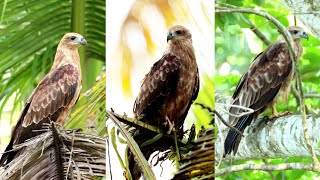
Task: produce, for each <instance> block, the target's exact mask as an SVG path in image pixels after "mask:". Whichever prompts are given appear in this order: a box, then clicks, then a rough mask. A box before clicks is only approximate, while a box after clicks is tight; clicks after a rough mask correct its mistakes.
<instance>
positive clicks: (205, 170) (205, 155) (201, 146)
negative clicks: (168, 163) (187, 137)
mask: <svg viewBox="0 0 320 180" xmlns="http://www.w3.org/2000/svg"><path fill="white" fill-rule="evenodd" d="M185 148H186V149H188V151H189V152H188V153H187V154H186V155H185V156H184V158H182V159H181V160H180V163H181V166H180V167H179V171H178V172H177V173H176V174H175V176H174V178H173V179H175V180H177V179H191V178H195V179H213V178H214V129H213V128H212V129H208V130H205V131H203V132H200V133H199V138H198V139H197V140H196V141H194V142H193V143H191V146H190V145H188V146H187V147H185Z"/></svg>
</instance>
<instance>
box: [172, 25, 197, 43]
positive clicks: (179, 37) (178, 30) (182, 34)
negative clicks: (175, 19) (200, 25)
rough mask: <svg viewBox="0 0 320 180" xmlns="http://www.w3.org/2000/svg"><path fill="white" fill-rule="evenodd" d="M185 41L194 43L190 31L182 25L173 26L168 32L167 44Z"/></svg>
mask: <svg viewBox="0 0 320 180" xmlns="http://www.w3.org/2000/svg"><path fill="white" fill-rule="evenodd" d="M183 41H190V42H191V41H192V40H191V34H190V32H189V30H188V29H187V28H185V27H183V26H181V25H176V26H172V27H171V28H170V29H169V30H168V35H167V42H168V43H169V42H171V43H177V42H183Z"/></svg>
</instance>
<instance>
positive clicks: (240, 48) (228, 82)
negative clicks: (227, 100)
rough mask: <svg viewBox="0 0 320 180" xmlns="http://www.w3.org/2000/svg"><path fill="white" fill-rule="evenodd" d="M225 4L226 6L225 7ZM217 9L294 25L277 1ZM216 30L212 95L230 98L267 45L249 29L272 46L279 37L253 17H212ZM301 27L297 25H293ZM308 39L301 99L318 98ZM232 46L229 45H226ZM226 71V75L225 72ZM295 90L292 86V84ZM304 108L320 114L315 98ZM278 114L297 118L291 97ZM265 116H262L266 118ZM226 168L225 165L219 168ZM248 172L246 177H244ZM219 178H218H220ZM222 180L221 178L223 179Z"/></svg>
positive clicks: (312, 43)
mask: <svg viewBox="0 0 320 180" xmlns="http://www.w3.org/2000/svg"><path fill="white" fill-rule="evenodd" d="M225 3H227V4H225ZM217 4H218V5H219V6H228V5H233V6H238V7H245V8H255V9H260V10H263V11H266V12H268V13H269V14H271V15H272V16H274V17H276V18H277V19H278V20H279V21H280V22H281V23H282V24H283V25H285V26H289V25H294V20H295V19H294V16H293V15H291V14H292V13H291V12H290V11H289V10H288V9H285V8H283V7H284V5H283V4H282V3H281V1H279V0H273V1H265V0H258V1H257V0H244V1H232V0H223V1H218V3H217ZM215 20H216V27H215V28H216V29H215V32H216V33H215V38H216V41H215V42H216V46H215V52H216V53H215V65H216V76H215V83H216V84H217V86H216V91H221V92H224V93H226V94H229V95H232V93H233V91H234V90H235V87H236V85H237V82H238V81H239V79H240V75H241V74H242V73H243V72H244V71H245V70H246V69H247V68H248V66H249V64H250V63H251V62H252V60H253V59H254V58H255V56H256V55H257V54H258V53H260V52H261V51H263V50H264V49H265V48H266V47H267V44H266V43H264V42H263V41H262V40H261V39H260V38H259V37H258V36H257V35H256V34H254V33H253V32H252V28H253V27H254V26H255V27H257V28H258V29H259V30H260V31H261V32H262V33H263V35H265V36H266V37H267V39H268V40H269V41H271V42H273V41H274V40H275V39H276V38H277V36H278V35H279V33H278V32H277V30H276V28H275V27H274V26H273V25H272V24H271V23H269V22H268V21H267V20H266V19H264V18H262V17H258V16H255V15H249V14H241V13H232V14H223V13H216V15H215ZM297 25H301V23H299V22H298V23H297ZM309 36H310V37H311V38H310V39H309V41H305V40H304V41H302V46H303V47H304V53H303V55H302V57H301V59H300V62H299V68H300V72H301V78H302V81H303V91H304V92H305V95H307V96H308V95H313V94H318V92H319V91H320V87H319V82H318V81H319V78H318V76H319V68H318V67H319V66H320V61H317V59H319V58H320V53H319V47H320V41H319V40H318V39H316V38H315V37H313V36H312V34H309ZM230 42H232V43H230ZM226 71H227V72H226ZM292 87H293V88H295V83H293V86H292ZM306 105H307V107H308V109H309V110H310V112H311V113H318V112H319V110H320V102H319V100H318V99H317V98H313V97H311V98H307V99H306ZM277 109H278V111H280V112H283V111H288V110H289V111H291V112H293V113H294V114H299V110H300V108H299V105H298V103H297V100H296V99H295V98H294V96H293V95H292V94H291V95H290V97H289V101H288V103H280V104H279V105H277ZM267 113H269V111H268V112H266V114H267ZM290 160H291V159H290V158H288V159H276V160H274V159H272V160H266V161H267V162H268V163H272V164H273V163H275V164H279V163H284V162H287V161H290ZM295 160H296V161H297V162H303V161H304V159H302V158H301V159H300V158H295ZM254 162H255V163H262V162H263V161H262V160H254ZM243 163H247V162H234V163H233V164H243ZM223 166H228V165H226V164H224V165H222V167H223ZM248 172H250V173H248ZM314 175H315V173H313V172H309V171H294V170H290V171H282V172H276V171H274V172H262V171H242V172H237V173H231V174H229V175H228V176H226V179H235V178H237V179H239V178H240V179H252V178H253V179H270V178H272V177H275V178H276V179H278V178H281V177H283V176H285V177H286V178H288V179H297V178H310V177H313V176H314ZM221 178H222V177H221ZM223 178H224V177H223Z"/></svg>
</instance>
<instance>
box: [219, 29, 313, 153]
mask: <svg viewBox="0 0 320 180" xmlns="http://www.w3.org/2000/svg"><path fill="white" fill-rule="evenodd" d="M287 30H288V31H289V32H290V34H291V36H292V38H293V40H294V52H295V55H296V57H297V59H300V57H301V54H302V50H303V49H302V46H301V44H300V41H301V39H303V38H304V39H308V34H307V33H306V32H305V31H304V30H303V29H302V28H301V27H298V26H290V27H288V28H287ZM292 61H293V60H292V59H291V58H290V54H289V48H288V45H287V43H286V42H285V40H284V38H283V37H282V36H280V37H279V38H278V39H277V41H275V42H274V43H272V44H271V45H270V46H269V47H268V48H267V49H266V50H265V51H263V52H261V53H260V54H259V55H258V56H257V57H256V58H255V59H254V61H253V62H252V63H251V65H250V67H249V69H248V70H247V71H246V72H245V73H244V74H243V75H242V76H241V79H240V81H239V83H238V85H237V88H236V90H235V92H234V94H233V96H232V98H233V100H232V103H231V104H232V105H237V106H238V107H231V108H230V109H229V112H230V113H231V114H239V113H242V112H243V109H241V108H239V106H242V107H247V108H251V109H253V111H254V112H253V113H252V114H250V115H245V116H242V117H235V116H232V115H230V116H229V123H230V124H231V125H232V126H233V127H235V128H237V129H238V130H239V131H241V132H243V131H244V129H245V128H246V127H247V126H248V125H250V123H251V122H252V120H253V119H255V118H257V117H258V116H259V114H261V113H262V112H263V111H264V110H265V109H266V108H268V107H269V108H271V109H272V115H271V117H270V118H273V117H277V116H278V113H277V111H276V108H275V104H276V101H277V97H281V98H282V99H283V100H286V99H287V97H288V94H289V92H290V84H291V82H292V80H293V77H294V69H293V66H292ZM240 140H241V135H240V134H239V133H238V132H236V131H234V130H229V132H228V135H227V138H226V139H225V142H224V155H227V154H230V153H231V152H234V153H236V152H237V149H238V146H239V143H240Z"/></svg>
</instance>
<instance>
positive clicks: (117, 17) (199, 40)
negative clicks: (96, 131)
mask: <svg viewBox="0 0 320 180" xmlns="http://www.w3.org/2000/svg"><path fill="white" fill-rule="evenodd" d="M133 2H134V1H133V0H119V1H110V0H109V1H107V9H106V13H107V16H106V17H107V23H106V32H107V33H106V38H107V41H106V42H107V44H106V48H107V55H106V57H107V109H110V108H113V109H114V110H115V112H117V113H124V112H125V113H126V114H128V115H129V116H131V117H132V114H133V113H132V107H133V104H134V100H135V97H136V95H137V94H138V92H139V89H140V86H141V81H142V79H143V77H144V75H145V74H146V73H147V72H148V71H149V70H150V68H151V66H152V65H153V64H154V63H155V62H156V61H157V60H158V59H159V58H160V57H161V55H162V54H163V52H164V50H165V49H166V35H167V27H166V26H165V22H164V20H162V19H161V18H159V15H158V14H157V13H156V11H155V10H154V9H153V7H146V8H144V11H145V12H144V13H145V15H144V16H145V17H146V18H145V21H146V23H147V24H148V25H150V27H155V28H151V35H152V38H153V39H154V40H155V41H156V42H158V43H156V47H155V49H156V52H155V53H154V55H152V56H151V55H149V54H147V53H146V52H145V51H144V50H141V49H146V45H145V43H144V42H143V41H142V40H141V38H143V36H141V34H140V32H139V31H136V30H134V28H133V30H130V31H129V32H128V33H130V40H131V39H132V41H130V42H129V46H130V47H131V48H132V49H133V50H134V51H138V52H139V53H138V55H135V56H134V65H133V67H131V68H132V71H133V72H132V74H131V86H132V96H130V97H124V96H123V91H122V86H121V71H120V69H121V62H122V60H121V56H120V55H119V54H118V53H117V51H116V50H117V45H118V41H119V37H120V28H121V25H122V23H123V21H124V20H125V18H126V16H127V14H128V11H129V10H130V8H131V6H132V4H133ZM199 2H201V3H203V6H201V5H200V3H199ZM183 3H185V4H186V5H187V9H186V10H187V11H188V13H189V14H190V19H188V20H187V21H182V19H183V18H181V21H178V22H174V24H181V25H184V26H185V27H187V28H188V29H189V30H190V31H191V33H192V37H193V45H194V48H195V53H196V57H197V63H198V66H199V71H200V74H202V75H204V74H206V75H208V76H210V77H212V76H213V71H214V60H213V58H214V39H213V38H214V34H213V31H214V23H213V20H214V16H213V9H214V6H213V2H212V1H210V0H203V1H199V0H189V1H187V2H185V1H183ZM204 11H205V13H204ZM200 80H201V77H200ZM189 118H191V119H192V117H189ZM107 126H110V127H112V126H113V124H112V122H111V121H108V122H107ZM124 148H125V146H124V145H123V146H119V147H118V150H119V152H120V154H121V155H123V154H124ZM110 151H111V152H110V153H111V155H110V157H111V163H112V164H111V166H112V167H111V170H112V174H113V177H114V178H115V176H116V179H122V178H120V177H123V169H122V168H121V166H120V165H119V164H118V159H117V157H116V154H114V152H113V147H112V146H110ZM107 164H108V161H107ZM162 166H163V168H165V169H164V172H163V173H162V176H160V174H161V169H160V168H155V169H154V171H155V175H156V176H157V179H169V178H170V177H171V176H172V171H168V170H167V168H170V169H172V170H174V167H173V166H171V165H170V162H166V163H165V164H163V165H162ZM108 171H109V167H108V165H107V179H108Z"/></svg>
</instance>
